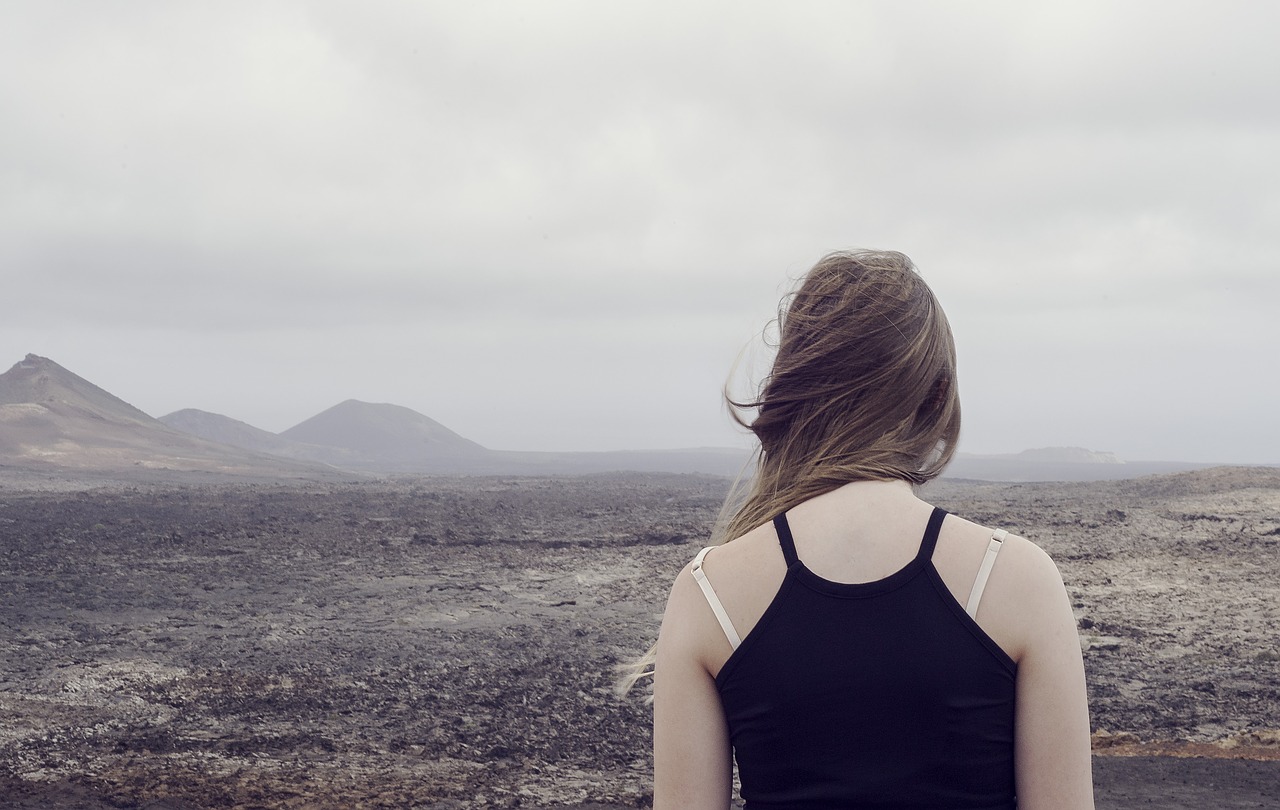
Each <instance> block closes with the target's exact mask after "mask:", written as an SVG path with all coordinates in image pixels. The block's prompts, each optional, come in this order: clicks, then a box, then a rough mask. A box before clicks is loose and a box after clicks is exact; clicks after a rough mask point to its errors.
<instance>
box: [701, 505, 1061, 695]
mask: <svg viewBox="0 0 1280 810" xmlns="http://www.w3.org/2000/svg"><path fill="white" fill-rule="evenodd" d="M933 511H934V508H933V507H932V506H931V505H930V504H928V503H925V502H924V501H922V500H920V499H919V498H917V497H916V496H915V495H914V494H913V493H912V491H911V488H910V486H909V485H907V484H905V483H903V482H898V481H894V482H888V481H865V482H857V483H855V484H851V485H848V486H845V487H842V488H841V489H838V490H835V491H833V492H831V493H828V494H827V495H823V496H819V497H817V498H814V499H812V500H809V501H806V502H805V503H802V504H800V505H799V506H796V507H794V508H793V509H791V510H789V511H788V512H787V513H786V519H787V523H788V525H789V527H790V529H791V534H792V537H793V538H794V544H795V550H796V553H797V556H798V557H799V560H800V562H801V564H802V567H803V569H804V570H806V571H807V572H809V573H810V574H811V575H812V576H813V577H815V578H818V579H822V580H826V581H829V582H832V583H852V584H857V583H873V582H877V581H879V580H883V579H885V578H887V577H890V576H892V575H894V574H895V573H896V572H899V571H901V570H902V569H904V568H906V567H907V566H908V565H910V564H911V562H912V561H913V559H915V558H916V556H917V554H918V553H919V551H920V548H921V541H922V539H923V538H924V536H925V533H926V529H927V527H928V524H929V520H930V517H931V516H932V515H933ZM991 536H992V530H991V529H989V528H985V527H982V526H979V525H976V524H974V523H971V522H969V521H966V520H963V519H962V518H960V517H958V516H956V515H951V516H950V517H948V518H947V520H945V521H944V522H943V524H942V525H941V527H940V530H939V532H938V535H937V540H936V545H935V547H934V549H933V553H932V554H931V555H930V561H931V562H932V567H933V568H934V569H935V570H936V572H937V575H938V577H939V578H940V580H941V582H942V584H944V585H945V586H946V589H947V591H948V592H949V593H950V594H951V596H952V597H953V599H954V600H955V601H956V602H957V603H959V604H960V605H961V606H963V605H964V604H965V603H966V602H967V601H968V597H969V594H970V591H971V589H972V586H973V584H974V580H975V578H976V575H977V572H978V569H979V567H980V566H981V564H982V560H983V557H984V556H985V555H986V552H987V548H988V545H989V543H990V540H991ZM703 570H704V572H705V575H706V577H707V578H708V580H709V582H710V584H711V585H712V586H713V588H714V590H715V593H716V594H717V595H718V597H719V599H720V601H721V603H722V604H723V605H724V608H725V611H726V613H727V614H728V618H729V619H730V620H731V621H732V623H733V627H734V628H735V629H736V631H737V633H738V635H739V636H740V637H741V638H743V639H745V638H747V637H749V636H750V634H751V632H752V631H753V630H754V628H755V625H756V624H757V622H759V620H760V618H761V616H762V615H763V614H764V613H765V611H766V610H767V609H768V608H769V606H770V605H771V604H772V603H773V602H774V598H775V596H776V595H777V593H778V590H779V588H780V587H781V586H782V583H783V580H784V578H785V576H786V574H787V570H788V564H787V561H786V560H785V559H784V555H783V549H782V544H781V543H780V542H779V538H778V534H777V532H776V530H775V528H774V525H773V524H772V523H766V524H764V525H762V526H759V527H757V528H756V529H753V530H752V531H750V532H748V533H747V534H745V535H743V536H742V537H740V538H738V539H736V540H734V541H733V542H731V543H726V544H724V545H723V546H720V547H717V548H715V549H714V550H713V551H712V552H711V553H710V554H708V555H707V557H706V558H705V560H704V563H703ZM1046 575H1048V577H1049V578H1051V579H1054V580H1057V581H1058V582H1060V581H1061V580H1060V579H1059V578H1058V575H1057V570H1056V568H1054V566H1053V563H1052V561H1051V560H1049V558H1048V556H1047V555H1045V554H1044V552H1042V551H1041V550H1040V549H1039V548H1037V547H1036V546H1035V545H1033V544H1031V543H1029V542H1027V541H1026V540H1025V539H1023V538H1021V537H1017V536H1014V535H1008V536H1007V537H1006V538H1005V543H1004V547H1003V548H1002V549H1001V551H1000V554H999V557H998V565H997V566H996V567H995V568H993V570H992V572H991V575H990V578H989V580H988V582H987V584H986V587H985V589H984V591H983V595H982V601H981V603H980V605H979V608H978V612H977V615H976V617H975V618H976V622H977V625H978V626H979V627H980V628H981V629H982V631H983V632H984V633H985V634H986V635H987V636H989V637H990V638H991V640H992V641H994V642H995V644H996V645H998V646H999V648H1000V649H1001V650H1003V651H1004V652H1005V653H1006V654H1007V655H1008V656H1009V658H1010V659H1012V660H1013V661H1014V662H1015V663H1016V662H1017V661H1018V660H1019V659H1020V658H1021V656H1022V654H1023V652H1024V650H1025V647H1026V644H1027V642H1028V639H1029V638H1031V637H1033V636H1034V635H1035V632H1036V627H1037V625H1036V611H1035V610H1034V607H1035V606H1034V604H1033V603H1034V601H1035V596H1036V594H1035V590H1036V588H1035V587H1034V586H1035V585H1036V584H1038V583H1042V582H1043V581H1044V580H1045V578H1046ZM681 579H687V580H688V581H687V582H686V583H684V585H685V587H689V586H692V585H693V584H694V583H693V580H692V578H691V577H686V576H684V575H682V577H681ZM1028 586H1031V587H1028ZM695 587H696V586H695ZM1029 591H1030V592H1031V593H1029ZM1028 596H1031V597H1032V598H1031V599H1028ZM1029 611H1030V612H1029ZM709 615H710V614H707V616H704V617H703V618H704V619H705V618H707V617H708V616H709ZM707 629H708V630H709V631H711V632H708V633H707V634H706V636H707V638H706V642H707V643H706V645H705V648H704V649H703V651H702V652H703V655H702V656H701V661H702V663H703V665H704V666H705V667H706V669H707V671H708V672H710V673H711V674H712V675H713V676H714V675H717V674H718V673H719V671H720V668H721V667H722V666H723V665H724V663H725V662H726V661H727V660H728V658H729V655H730V653H731V652H732V648H731V646H730V645H729V643H728V641H727V640H726V639H725V636H724V633H723V632H722V631H721V630H720V629H719V627H718V625H717V624H716V623H715V622H714V620H713V621H712V622H711V623H710V624H708V625H707Z"/></svg>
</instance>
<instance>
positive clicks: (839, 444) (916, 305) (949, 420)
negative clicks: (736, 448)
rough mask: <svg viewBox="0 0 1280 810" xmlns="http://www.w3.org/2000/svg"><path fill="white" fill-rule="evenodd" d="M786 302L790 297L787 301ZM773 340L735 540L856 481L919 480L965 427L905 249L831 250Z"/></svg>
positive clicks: (950, 369) (929, 296)
mask: <svg viewBox="0 0 1280 810" xmlns="http://www.w3.org/2000/svg"><path fill="white" fill-rule="evenodd" d="M784 303H785V302H784ZM779 321H780V326H781V330H780V338H779V343H778V351H777V355H776V357H775V359H774V363H773V368H772V370H771V371H770V373H769V376H768V377H767V378H765V380H764V381H763V383H762V385H761V389H760V396H759V397H758V398H757V399H755V400H754V401H750V402H734V401H733V400H730V404H731V406H733V407H734V408H736V409H739V410H742V409H754V411H755V417H754V419H751V420H749V421H748V420H747V419H746V418H744V417H743V416H742V415H740V414H739V415H737V417H736V418H738V420H739V421H740V422H741V423H742V424H743V425H745V426H746V427H748V428H750V429H751V431H752V432H754V433H755V434H756V437H757V438H758V439H759V440H760V458H759V466H758V469H757V471H756V474H755V478H754V480H753V482H752V485H751V491H750V493H749V495H748V496H747V498H746V500H745V501H744V502H743V504H742V507H741V508H740V509H738V510H737V512H736V514H735V515H734V516H733V518H732V519H731V520H730V521H729V523H728V525H727V526H725V534H726V536H727V537H728V538H733V537H737V536H739V535H741V534H743V533H745V532H746V531H748V530H750V529H752V528H754V527H755V526H757V525H760V524H761V523H763V522H765V521H767V520H769V519H770V518H772V517H773V516H774V515H775V514H777V513H779V512H781V511H784V510H786V509H789V508H791V507H792V506H795V505H796V504H798V503H801V502H802V501H805V500H808V499H809V498H812V497H814V496H816V495H820V494H822V493H824V492H828V491H830V490H833V489H835V488H837V487H840V486H842V485H844V484H847V483H849V482H851V481H859V480H870V479H899V480H903V481H910V482H912V483H916V484H920V483H924V482H925V481H928V480H929V479H931V478H934V477H936V476H937V475H938V474H939V473H941V472H942V469H943V468H944V467H945V466H946V465H947V463H948V462H949V461H950V460H951V456H952V454H953V453H954V452H955V444H956V439H957V438H958V436H959V432H960V402H959V397H958V394H957V388H956V359H955V344H954V343H953V341H952V337H951V328H950V326H949V324H948V323H947V319H946V315H945V314H943V311H942V307H941V306H939V304H938V301H937V299H936V298H934V296H933V292H932V291H931V290H930V289H929V287H928V286H927V285H926V284H925V283H924V280H923V279H921V278H920V276H919V274H918V273H916V271H915V268H914V266H913V265H912V264H911V260H910V259H908V258H907V257H906V256H904V255H903V254H901V253H896V252H888V251H886V252H879V251H856V252H841V253H833V254H830V255H828V256H826V257H825V258H823V259H822V260H821V261H819V262H818V264H817V265H815V266H814V267H813V269H812V270H810V271H809V272H808V274H806V275H805V277H804V279H803V281H802V283H801V285H800V287H799V289H798V290H796V292H795V293H794V294H793V295H792V296H791V300H790V303H789V304H788V305H786V306H785V308H784V311H783V312H782V313H781V314H780V315H779Z"/></svg>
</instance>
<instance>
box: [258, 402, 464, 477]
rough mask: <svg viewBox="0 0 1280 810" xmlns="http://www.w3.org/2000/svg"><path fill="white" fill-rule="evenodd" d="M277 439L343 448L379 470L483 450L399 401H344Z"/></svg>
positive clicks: (442, 461) (432, 463)
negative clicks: (372, 462)
mask: <svg viewBox="0 0 1280 810" xmlns="http://www.w3.org/2000/svg"><path fill="white" fill-rule="evenodd" d="M280 436H281V438H284V439H288V440H290V441H294V442H301V443H305V444H310V445H323V446H326V447H338V448H341V449H343V450H349V451H352V452H353V453H356V454H358V455H359V456H363V457H365V458H367V459H371V460H372V459H376V460H377V461H378V462H381V463H383V464H384V465H386V466H384V468H385V469H391V468H404V469H418V468H428V469H430V468H436V467H439V466H450V465H449V464H448V462H451V461H454V460H457V461H465V460H467V459H478V458H481V457H483V456H485V455H486V454H487V453H488V452H489V451H488V450H486V449H485V448H483V447H481V446H480V445H478V444H476V443H475V442H473V441H471V440H470V439H464V438H463V437H461V436H459V435H458V434H457V433H454V432H453V431H452V430H449V429H448V428H447V427H445V426H444V425H442V424H440V423H439V422H437V421H436V420H434V419H431V418H430V417H427V416H423V415H422V414H420V413H418V412H417V411H414V410H411V409H409V408H405V407H402V406H400V405H388V404H374V403H370V402H360V401H359V400H355V399H349V400H347V401H346V402H341V403H339V404H337V405H334V406H333V407H332V408H330V409H328V410H327V411H323V412H321V413H318V414H316V415H315V416H313V417H311V418H310V419H308V420H306V421H305V422H302V423H300V424H297V425H294V426H293V427H291V428H289V429H288V430H286V431H283V432H282V433H280Z"/></svg>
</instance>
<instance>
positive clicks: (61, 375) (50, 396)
mask: <svg viewBox="0 0 1280 810" xmlns="http://www.w3.org/2000/svg"><path fill="white" fill-rule="evenodd" d="M0 465H3V466H6V467H13V468H17V469H31V470H40V471H50V470H75V471H95V472H109V473H121V472H128V473H131V474H146V473H148V472H151V471H167V472H198V473H218V474H224V475H236V476H246V477H254V478H261V477H270V478H296V477H299V476H315V475H317V474H318V473H321V472H323V470H321V469H320V468H318V467H315V466H314V465H309V464H308V465H301V464H299V463H297V462H292V461H289V460H286V459H282V458H276V457H272V456H265V455H261V454H257V453H253V452H250V451H247V450H244V449H241V448H238V447H231V446H228V445H223V444H215V443H213V442H209V441H205V440H204V439H201V438H198V437H196V436H192V435H190V434H187V433H181V432H179V431H176V430H173V429H171V428H169V427H168V426H166V425H165V424H164V423H162V422H160V421H159V420H157V419H153V418H151V417H150V416H148V415H147V414H145V413H143V412H142V411H140V410H138V409H137V408H135V407H133V406H132V405H130V404H129V403H127V402H125V401H124V400H122V399H120V398H118V397H116V396H114V395H112V394H109V393H107V392H106V391H104V390H102V389H101V388H99V387H98V386H96V385H94V384H93V383H91V382H89V381H88V380H85V379H84V378H82V377H79V376H77V375H75V374H73V373H72V372H70V371H68V370H67V369H65V368H63V367H62V366H60V365H58V364H57V363H55V362H53V361H52V360H50V359H49V358H47V357H40V356H39V355H35V354H28V355H27V356H26V358H24V359H23V360H21V361H20V362H18V363H17V364H16V365H14V366H13V368H11V369H9V370H8V371H6V372H5V373H4V374H0Z"/></svg>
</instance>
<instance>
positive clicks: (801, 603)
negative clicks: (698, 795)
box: [716, 509, 1017, 810]
mask: <svg viewBox="0 0 1280 810" xmlns="http://www.w3.org/2000/svg"><path fill="white" fill-rule="evenodd" d="M946 514H947V513H946V512H944V511H942V510H941V509H935V510H934V511H933V514H932V515H931V516H930V519H929V526H928V528H927V529H926V530H925V535H924V539H923V540H922V541H921V544H920V552H919V553H918V554H917V555H916V557H915V559H913V560H912V561H911V562H910V563H908V564H907V565H906V567H904V568H902V569H901V570H899V571H897V572H896V573H894V574H891V575H889V576H888V577H885V578H884V579H881V580H877V581H875V582H867V583H857V584H844V583H837V582H831V581H829V580H826V579H823V578H822V577H819V576H818V575H817V574H815V573H813V572H812V571H810V570H809V569H808V568H806V567H805V565H804V563H803V562H801V561H800V560H799V558H798V557H797V556H796V549H795V543H794V541H793V540H792V537H791V529H790V527H788V526H787V519H786V516H785V515H779V516H778V517H777V518H775V519H774V526H775V527H776V529H777V531H778V539H779V541H780V543H781V544H782V553H783V555H784V556H785V557H786V560H787V574H786V577H785V578H784V579H783V581H782V586H781V587H780V588H779V589H778V593H777V595H776V596H775V597H774V599H773V602H772V603H771V604H770V605H769V607H768V609H767V610H766V611H765V612H764V615H763V616H762V617H761V618H760V621H759V622H757V623H756V625H755V627H754V628H752V630H751V632H750V633H748V634H747V637H746V638H745V639H743V641H742V644H741V646H739V647H738V649H737V650H735V651H734V652H733V654H732V655H730V656H729V660H728V661H726V662H725V665H724V667H722V668H721V670H720V673H719V675H717V677H716V686H717V687H718V688H719V691H720V698H721V701H722V702H723V705H724V711H725V716H726V718H727V720H728V725H729V734H730V740H731V742H732V743H733V748H734V755H735V757H736V759H737V762H738V772H739V777H740V779H741V781H742V798H743V799H744V800H745V802H746V805H747V807H748V808H749V809H750V810H816V808H837V807H839V808H895V810H898V809H902V810H905V809H906V808H930V809H931V810H941V808H947V810H953V809H954V810H960V809H961V808H966V809H967V810H979V809H980V810H1011V809H1012V808H1015V807H1016V806H1017V803H1016V801H1015V799H1014V778H1013V722H1014V716H1013V702H1014V675H1015V669H1016V667H1015V664H1014V662H1013V660H1012V659H1010V658H1009V656H1008V655H1007V654H1006V653H1005V652H1004V651H1003V650H1002V649H1000V647H999V646H997V645H996V643H995V642H994V641H992V640H991V638H990V637H989V636H987V634H986V633H984V632H983V631H982V629H981V628H980V627H979V626H978V624H977V623H976V622H975V621H974V620H973V619H971V618H970V617H969V615H968V614H967V613H965V611H964V608H963V607H961V606H960V604H959V603H958V602H957V601H956V600H955V598H954V597H953V596H952V595H951V592H950V591H949V590H948V589H947V586H946V584H945V583H943V581H942V578H941V577H940V576H939V575H938V572H937V570H936V569H935V568H934V567H933V561H932V557H933V549H934V546H935V545H936V543H937V540H938V530H939V529H940V528H941V526H942V521H943V519H944V518H945V517H946Z"/></svg>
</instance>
